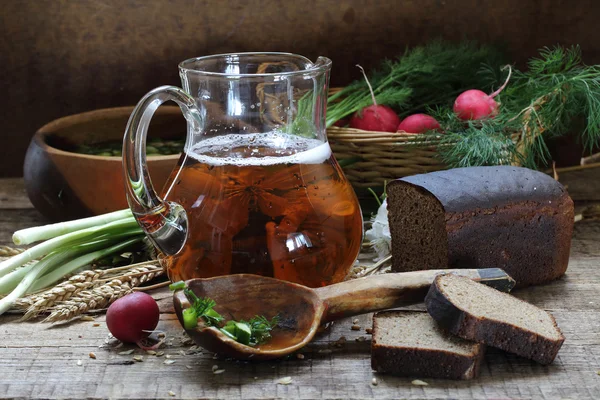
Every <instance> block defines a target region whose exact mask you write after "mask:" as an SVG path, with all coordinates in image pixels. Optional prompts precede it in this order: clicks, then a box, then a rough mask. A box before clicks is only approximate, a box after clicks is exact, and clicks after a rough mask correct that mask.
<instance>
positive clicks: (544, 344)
mask: <svg viewBox="0 0 600 400" xmlns="http://www.w3.org/2000/svg"><path fill="white" fill-rule="evenodd" d="M425 305H426V307H427V312H429V314H430V315H431V316H432V317H433V319H435V320H436V321H437V322H438V323H439V324H440V326H442V327H443V328H445V329H447V330H448V331H450V332H451V333H453V334H455V335H457V336H460V337H461V338H463V339H467V340H473V341H475V342H479V343H485V344H486V345H489V346H493V347H497V348H499V349H502V350H504V351H507V352H509V353H514V354H517V355H519V356H522V357H526V358H530V359H532V360H534V361H537V362H539V363H541V364H550V363H551V362H552V361H554V358H555V357H556V354H557V353H558V350H559V349H560V347H561V346H562V344H563V342H564V341H565V337H564V336H563V334H562V333H561V331H560V329H558V326H557V325H556V321H555V320H554V317H553V316H552V315H550V314H549V313H548V312H546V311H544V310H542V309H541V308H538V307H536V306H534V305H533V304H529V303H526V302H524V301H522V300H519V299H517V298H516V297H513V296H511V295H510V294H507V293H503V292H500V291H498V290H496V289H493V288H491V287H489V286H485V285H482V284H480V283H478V282H475V281H473V280H471V279H469V278H465V277H462V276H458V275H454V274H446V275H440V276H437V277H436V278H435V280H434V281H433V284H432V285H431V287H430V289H429V292H428V293H427V297H425Z"/></svg>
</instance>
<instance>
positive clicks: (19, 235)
mask: <svg viewBox="0 0 600 400" xmlns="http://www.w3.org/2000/svg"><path fill="white" fill-rule="evenodd" d="M132 217H133V214H132V213H131V210H129V209H126V210H120V211H115V212H112V213H108V214H102V215H98V216H95V217H90V218H82V219H78V220H75V221H68V222H59V223H56V224H50V225H44V226H36V227H33V228H27V229H22V230H20V231H16V232H15V233H14V234H13V237H12V239H13V243H14V244H16V245H18V246H23V245H27V244H30V243H33V242H38V241H40V240H47V239H51V238H54V237H57V236H62V235H66V234H67V233H71V232H75V231H78V230H81V229H86V228H92V227H97V226H100V225H106V224H108V223H111V222H115V221H119V220H122V219H125V218H132Z"/></svg>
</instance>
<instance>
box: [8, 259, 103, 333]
mask: <svg viewBox="0 0 600 400" xmlns="http://www.w3.org/2000/svg"><path fill="white" fill-rule="evenodd" d="M104 275H106V270H87V271H83V272H80V273H79V274H77V275H73V276H72V277H70V278H69V279H67V280H66V281H64V282H61V283H59V284H58V285H56V286H54V287H53V288H51V289H49V290H46V291H44V292H41V293H37V294H34V295H31V296H29V297H25V298H23V299H19V300H17V303H16V306H17V307H18V308H27V311H26V312H25V315H23V318H22V320H23V321H26V320H28V319H31V318H35V317H37V316H38V315H39V314H40V313H42V312H44V311H45V310H47V309H48V308H50V307H52V306H53V305H55V304H56V303H58V302H60V301H65V300H68V299H69V298H71V297H72V296H73V295H74V294H76V293H78V292H81V291H83V290H86V289H89V288H92V287H93V286H95V285H97V283H96V281H97V280H98V279H100V278H101V277H102V276H104Z"/></svg>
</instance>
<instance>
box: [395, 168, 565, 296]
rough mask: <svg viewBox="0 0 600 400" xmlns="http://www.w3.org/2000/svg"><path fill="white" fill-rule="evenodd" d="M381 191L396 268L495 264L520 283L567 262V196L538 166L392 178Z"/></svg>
mask: <svg viewBox="0 0 600 400" xmlns="http://www.w3.org/2000/svg"><path fill="white" fill-rule="evenodd" d="M387 196H388V197H387V202H388V206H387V207H388V219H389V223H390V233H391V236H392V263H393V264H392V270H393V271H395V272H401V271H416V270H423V269H438V268H502V269H503V270H505V271H506V272H507V273H508V274H509V275H510V276H512V277H513V278H514V279H515V280H516V281H517V287H523V286H528V285H535V284H540V283H543V282H548V281H551V280H553V279H556V278H558V277H560V276H562V275H563V274H564V273H565V271H566V269H567V264H568V261H569V251H570V248H571V235H572V232H573V217H574V215H573V214H574V212H573V201H572V200H571V198H570V197H569V195H568V194H567V192H566V190H565V189H564V187H563V186H562V185H561V184H560V183H558V182H557V181H555V180H554V179H552V178H551V177H550V176H548V175H546V174H544V173H541V172H537V171H532V170H530V169H526V168H519V167H509V166H501V167H470V168H457V169H452V170H447V171H439V172H433V173H429V174H422V175H414V176H409V177H406V178H402V179H398V180H395V181H393V182H391V183H389V184H388V186H387Z"/></svg>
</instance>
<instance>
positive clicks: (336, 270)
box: [123, 53, 363, 287]
mask: <svg viewBox="0 0 600 400" xmlns="http://www.w3.org/2000/svg"><path fill="white" fill-rule="evenodd" d="M330 69H331V61H330V60H329V59H327V58H324V57H319V59H318V60H317V62H316V63H312V62H311V61H310V60H308V59H307V58H305V57H302V56H298V55H294V54H288V53H241V54H224V55H215V56H207V57H199V58H193V59H189V60H186V61H183V62H182V63H181V64H179V74H180V76H181V81H182V84H183V90H182V89H180V88H178V87H175V86H163V87H159V88H156V89H154V90H152V91H151V92H149V93H148V94H147V95H146V96H144V97H143V98H142V99H141V100H140V102H139V103H138V104H137V106H136V108H135V109H134V111H133V112H132V114H131V117H130V119H129V122H128V124H127V128H126V132H125V138H124V143H123V168H124V174H125V182H126V184H125V186H126V192H127V199H128V202H129V206H130V208H131V210H132V211H133V213H134V215H135V217H136V219H137V221H138V223H139V224H140V226H141V227H142V228H143V229H144V231H145V232H146V234H147V235H148V238H149V239H150V240H151V241H152V242H153V244H154V245H155V246H156V248H157V249H158V250H159V252H160V256H159V259H160V260H161V263H162V264H163V266H164V267H165V268H166V270H167V273H168V276H169V278H170V279H171V280H172V281H174V282H175V281H179V280H185V279H190V278H203V277H211V276H217V275H225V274H236V273H253V274H260V275H265V276H272V277H275V278H279V279H284V280H288V281H293V282H297V283H301V284H304V285H307V286H311V287H318V286H324V285H328V284H332V283H335V282H339V281H341V280H343V279H344V277H345V276H346V274H347V272H348V271H349V269H350V267H351V266H352V264H353V262H354V260H355V258H356V256H357V255H358V252H359V250H360V246H361V241H362V228H363V221H362V214H361V210H360V207H359V204H358V201H357V198H356V195H355V193H354V191H353V189H352V187H351V186H350V184H349V183H348V181H347V180H346V178H345V176H344V174H343V173H342V171H341V169H340V166H339V165H338V163H337V162H336V160H335V158H334V157H333V155H332V152H331V149H330V147H329V144H328V142H327V138H326V130H325V108H326V103H327V91H328V85H329V71H330ZM169 100H171V101H174V102H175V103H177V104H178V105H179V107H180V108H181V111H182V112H183V115H184V116H185V118H186V120H187V126H188V128H187V139H186V143H185V146H184V150H183V153H182V155H181V158H180V159H179V162H178V165H177V167H176V168H175V169H174V170H173V172H172V174H171V177H170V178H169V180H168V181H167V183H166V184H165V187H164V188H163V191H162V194H161V195H158V194H157V193H156V191H155V190H154V188H153V186H152V182H151V181H150V179H149V176H148V170H147V168H146V154H145V146H146V145H145V143H146V133H147V129H148V124H149V122H150V119H151V118H152V114H153V113H154V111H155V110H156V109H157V108H158V107H159V106H160V105H161V104H162V103H164V102H165V101H169Z"/></svg>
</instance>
